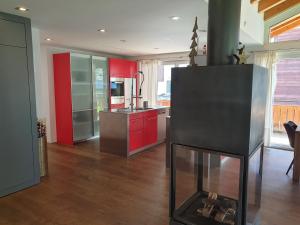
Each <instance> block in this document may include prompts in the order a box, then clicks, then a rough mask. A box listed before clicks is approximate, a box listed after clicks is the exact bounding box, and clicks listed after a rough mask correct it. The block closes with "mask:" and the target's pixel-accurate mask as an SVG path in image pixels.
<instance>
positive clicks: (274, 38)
mask: <svg viewBox="0 0 300 225" xmlns="http://www.w3.org/2000/svg"><path fill="white" fill-rule="evenodd" d="M298 40H300V15H298V16H295V17H293V18H290V19H288V20H286V21H284V22H282V23H280V24H277V25H275V26H273V27H272V28H271V30H270V42H273V43H274V42H283V41H298Z"/></svg>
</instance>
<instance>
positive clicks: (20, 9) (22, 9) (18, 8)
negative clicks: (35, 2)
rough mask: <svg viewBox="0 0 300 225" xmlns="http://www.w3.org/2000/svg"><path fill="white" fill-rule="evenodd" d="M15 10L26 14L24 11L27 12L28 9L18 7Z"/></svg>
mask: <svg viewBox="0 0 300 225" xmlns="http://www.w3.org/2000/svg"><path fill="white" fill-rule="evenodd" d="M15 10H18V11H21V12H26V11H28V10H29V9H28V8H25V7H23V6H18V7H16V8H15Z"/></svg>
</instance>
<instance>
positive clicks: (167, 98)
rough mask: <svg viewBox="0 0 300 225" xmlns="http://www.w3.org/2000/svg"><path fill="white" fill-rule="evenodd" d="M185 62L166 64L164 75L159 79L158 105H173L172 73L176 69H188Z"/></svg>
mask: <svg viewBox="0 0 300 225" xmlns="http://www.w3.org/2000/svg"><path fill="white" fill-rule="evenodd" d="M186 66H188V64H187V63H186V62H185V61H181V62H172V63H165V64H164V65H163V73H162V75H161V76H160V77H158V84H157V105H160V106H170V103H171V71H172V68H174V67H186Z"/></svg>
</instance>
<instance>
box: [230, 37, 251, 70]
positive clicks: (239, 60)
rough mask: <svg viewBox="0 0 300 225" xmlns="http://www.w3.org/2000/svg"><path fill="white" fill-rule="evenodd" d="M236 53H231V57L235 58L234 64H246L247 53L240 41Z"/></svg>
mask: <svg viewBox="0 0 300 225" xmlns="http://www.w3.org/2000/svg"><path fill="white" fill-rule="evenodd" d="M237 51H238V54H233V57H234V58H235V59H236V64H237V65H238V64H246V63H247V59H248V58H249V55H246V53H245V45H244V44H243V43H242V42H239V47H238V49H237Z"/></svg>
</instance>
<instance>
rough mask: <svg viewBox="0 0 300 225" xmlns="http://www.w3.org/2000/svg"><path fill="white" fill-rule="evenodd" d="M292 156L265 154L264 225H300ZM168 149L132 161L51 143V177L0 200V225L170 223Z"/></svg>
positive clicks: (90, 146) (92, 146)
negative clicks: (289, 172) (288, 171)
mask: <svg viewBox="0 0 300 225" xmlns="http://www.w3.org/2000/svg"><path fill="white" fill-rule="evenodd" d="M291 158H292V152H287V151H278V150H266V153H265V164H264V178H263V179H264V180H263V194H262V218H263V223H262V224H263V225H299V224H300V186H299V185H293V184H292V182H291V177H288V176H286V175H285V170H286V168H287V167H288V165H289V163H290V160H291ZM164 160H165V152H164V145H160V146H158V147H156V148H153V149H152V150H151V151H148V152H144V153H142V154H140V155H138V156H136V157H134V158H132V159H130V160H126V159H122V158H120V157H117V156H112V155H108V154H102V153H99V152H98V143H97V142H96V141H94V142H92V143H82V144H80V145H78V146H76V147H65V146H59V145H56V144H51V145H49V170H50V176H49V177H48V178H46V179H43V180H42V183H41V184H40V185H38V186H35V187H33V188H30V189H27V190H24V191H21V192H18V193H15V194H12V195H10V196H7V197H4V198H0V225H29V224H30V225H167V224H168V198H169V190H168V171H167V170H166V169H165V164H164Z"/></svg>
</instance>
